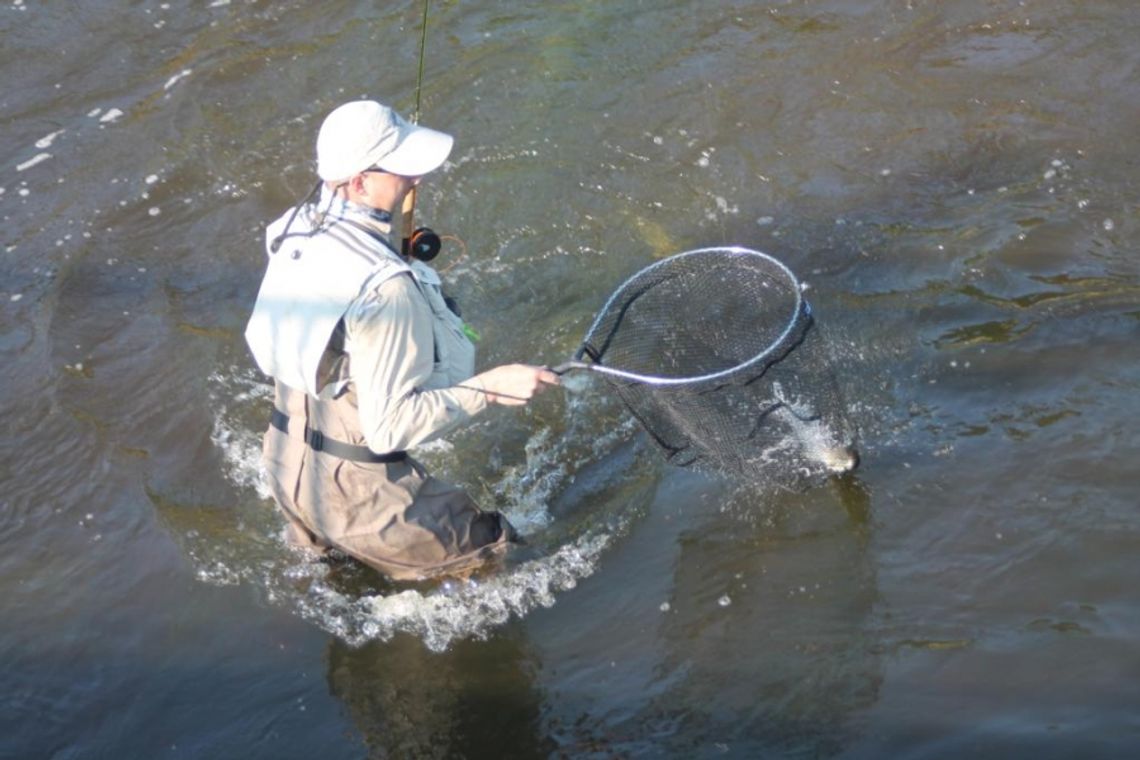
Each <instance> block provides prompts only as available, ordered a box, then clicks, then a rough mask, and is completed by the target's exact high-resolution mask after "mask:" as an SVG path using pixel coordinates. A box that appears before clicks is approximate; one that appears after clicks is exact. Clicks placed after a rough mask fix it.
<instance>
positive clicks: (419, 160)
mask: <svg viewBox="0 0 1140 760" xmlns="http://www.w3.org/2000/svg"><path fill="white" fill-rule="evenodd" d="M452 142H453V138H452V137H451V135H446V134H444V133H443V132H437V131H435V130H434V129H428V128H426V127H421V126H418V125H415V124H411V123H410V122H407V121H405V120H404V119H402V118H401V117H400V115H399V114H398V113H396V112H395V111H393V110H392V109H391V108H388V107H387V106H384V105H381V104H380V103H377V102H376V101H374V100H356V101H353V102H351V103H345V104H344V105H342V106H339V107H338V108H336V109H335V110H334V111H333V112H332V113H330V114H329V115H328V116H327V117H325V121H324V123H323V124H321V131H320V133H319V134H318V135H317V174H319V175H320V177H321V179H323V180H325V181H326V182H334V183H341V182H345V181H347V180H349V179H350V178H351V177H353V176H354V175H357V174H360V173H362V172H364V171H366V170H368V169H380V170H382V171H384V172H387V173H389V174H395V175H398V176H401V177H408V178H415V177H422V176H423V175H425V174H427V173H428V172H431V171H434V170H435V169H438V168H439V167H440V166H441V165H442V164H443V162H444V161H446V160H447V156H448V154H449V153H451V145H452Z"/></svg>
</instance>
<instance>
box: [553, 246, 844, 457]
mask: <svg viewBox="0 0 1140 760" xmlns="http://www.w3.org/2000/svg"><path fill="white" fill-rule="evenodd" d="M571 364H572V365H573V366H575V367H580V368H587V369H590V370H592V371H594V372H598V373H601V374H603V375H604V376H605V377H606V378H607V380H608V381H609V382H610V383H611V384H612V386H613V387H614V388H615V389H616V391H617V393H618V395H619V396H620V398H621V400H622V401H623V402H624V403H625V405H626V406H627V407H628V408H629V410H630V411H631V412H632V413H633V415H634V416H635V417H636V418H637V419H638V421H639V422H641V424H642V426H643V427H644V428H645V429H646V431H647V432H648V433H649V435H650V436H651V438H652V439H653V440H654V441H655V442H656V444H657V445H658V446H659V447H660V448H661V449H662V450H663V451H664V453H665V454H666V456H667V458H668V460H669V462H670V463H671V464H674V465H677V466H682V467H700V468H704V469H715V470H720V471H725V472H729V473H734V474H741V475H749V474H757V473H758V472H759V471H760V470H761V469H762V468H763V467H764V465H766V464H769V463H771V462H774V461H786V460H787V457H786V456H781V455H782V454H783V455H790V454H792V453H795V454H797V455H799V456H800V457H801V458H803V459H805V460H808V461H814V462H817V463H818V464H820V465H822V467H823V468H825V469H827V470H831V471H844V470H848V469H851V468H852V467H854V465H855V459H854V450H853V449H851V448H850V435H849V434H848V433H847V431H846V429H845V428H846V425H845V424H844V423H843V409H842V404H841V401H840V398H839V394H838V390H837V387H836V383H835V381H834V377H832V375H831V371H830V362H829V361H828V357H827V350H826V346H825V345H824V343H823V341H822V339H821V336H820V335H819V331H818V330H817V329H814V321H813V319H812V313H811V308H810V307H809V306H808V303H807V301H806V300H804V298H803V296H802V292H801V287H800V283H799V282H798V281H797V280H796V277H795V275H794V274H793V273H792V272H791V270H789V269H788V268H787V267H786V266H784V265H783V264H782V263H780V262H779V261H778V260H776V259H775V258H773V257H771V256H769V255H767V254H764V253H760V252H759V251H753V250H750V249H747V248H739V247H718V248H702V249H699V250H695V251H688V252H686V253H681V254H677V255H675V256H671V257H669V258H667V259H663V260H661V261H658V262H656V263H654V264H652V265H650V266H648V267H646V268H644V269H642V270H641V271H639V272H637V273H636V274H635V275H633V276H632V277H631V278H629V279H628V280H626V282H624V283H623V284H622V285H621V286H620V287H619V288H618V289H617V291H615V292H614V294H613V295H612V296H611V297H610V299H609V301H608V302H607V303H606V304H605V306H604V307H603V308H602V310H601V312H600V313H599V314H598V316H597V318H596V319H595V320H594V323H593V325H592V326H591V327H590V329H589V331H588V332H587V334H586V337H585V339H584V340H583V342H582V345H581V348H580V349H579V350H578V352H577V354H576V355H575V361H574V362H572V363H571Z"/></svg>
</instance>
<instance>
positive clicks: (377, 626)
mask: <svg viewBox="0 0 1140 760" xmlns="http://www.w3.org/2000/svg"><path fill="white" fill-rule="evenodd" d="M210 382H211V385H212V391H211V396H212V398H213V400H214V402H215V403H214V404H213V405H212V406H213V408H214V409H215V410H217V411H216V412H215V419H214V430H213V433H212V436H211V439H212V441H213V443H214V445H215V446H217V447H218V449H219V450H220V451H221V452H222V454H223V456H224V459H225V462H226V475H227V477H228V478H229V480H230V481H231V482H232V483H233V484H234V485H235V486H237V487H238V488H239V489H242V490H246V491H251V492H254V493H256V495H257V496H258V497H259V500H258V501H256V502H255V503H248V504H240V505H237V506H235V508H234V510H233V514H232V515H231V520H232V523H233V524H231V525H229V526H224V527H221V528H219V527H218V525H217V524H211V525H209V526H208V527H207V525H206V524H207V521H208V520H210V519H213V520H216V519H217V515H213V516H212V517H207V516H206V515H205V514H194V513H195V510H193V509H182V510H179V513H180V514H179V517H178V518H177V520H180V521H189V522H190V524H189V525H186V524H184V522H180V523H179V524H175V525H172V532H173V533H175V534H176V535H175V537H176V538H177V539H178V540H180V541H181V543H182V544H183V547H184V551H185V553H186V555H187V556H188V557H190V559H191V560H192V561H193V563H194V564H195V566H196V569H197V577H198V579H199V580H201V581H202V582H204V583H210V584H216V585H234V584H239V583H248V584H250V585H251V586H254V587H255V588H259V589H261V590H262V591H263V593H264V594H265V596H266V598H267V599H268V600H269V601H271V602H273V603H275V604H280V605H283V606H285V607H288V608H291V609H293V610H295V611H296V613H297V614H299V615H300V616H301V617H304V618H305V619H307V620H310V621H312V622H313V623H314V624H316V625H317V626H319V627H320V628H322V629H323V630H325V631H327V632H329V633H331V634H333V635H335V636H337V637H338V638H340V639H342V640H344V641H345V642H347V643H349V644H352V645H354V646H355V645H360V644H363V643H365V642H368V641H373V640H381V641H387V640H389V639H390V638H392V636H394V635H396V634H398V633H406V634H411V635H413V636H416V637H418V638H420V639H421V640H422V641H423V642H424V645H425V646H427V647H428V648H429V649H431V650H433V651H443V650H445V649H447V648H448V647H449V646H450V645H451V643H452V642H453V641H456V640H458V639H466V638H485V637H486V636H488V635H489V634H490V633H491V632H493V631H494V630H495V629H496V628H498V627H500V626H501V625H503V624H504V623H506V622H507V621H508V620H509V619H510V618H512V617H515V618H523V617H525V616H526V615H527V614H528V613H530V612H531V611H533V610H535V609H537V608H540V607H550V606H552V605H553V604H554V603H555V602H556V599H557V596H558V594H560V593H563V592H565V591H567V590H569V589H572V588H574V587H575V586H576V585H577V583H578V581H579V580H581V579H582V578H585V577H588V576H589V575H591V574H592V573H593V572H594V570H595V568H596V566H597V562H598V559H599V557H600V556H601V554H602V553H603V552H604V551H605V550H606V548H607V547H608V546H609V545H610V544H611V543H612V541H613V539H614V538H615V537H616V536H618V535H621V534H622V533H624V532H625V530H626V528H627V526H628V524H629V520H628V519H627V518H623V517H612V518H610V519H603V520H587V521H586V522H587V523H589V525H588V527H585V528H584V529H580V532H579V534H578V535H576V536H569V537H560V536H548V538H549V539H550V544H552V545H553V548H544V547H543V546H541V545H539V544H537V543H536V544H531V545H528V546H527V547H524V548H523V549H522V550H521V551H519V552H512V553H509V554H508V555H507V559H506V563H505V566H504V567H502V568H499V569H497V570H494V571H490V572H487V573H484V574H483V575H482V576H481V577H474V578H472V579H469V580H464V581H461V580H454V579H449V580H444V581H442V582H440V583H437V584H425V585H424V586H423V587H415V588H407V587H400V586H390V587H389V586H387V585H386V582H385V581H383V579H381V578H380V577H379V576H377V575H375V574H374V573H373V572H372V571H371V570H368V569H366V568H364V567H363V566H359V565H355V564H350V565H347V566H331V565H329V564H327V563H325V562H320V561H316V559H315V558H314V556H313V555H311V554H307V553H304V552H302V551H300V550H297V549H295V548H292V547H290V546H288V545H287V544H286V542H285V540H284V539H283V538H282V537H281V535H280V534H281V528H282V525H283V523H282V522H281V519H280V518H279V517H278V515H277V514H276V509H275V507H273V505H272V504H271V503H270V502H269V500H270V499H271V496H270V494H269V490H268V488H267V487H266V484H265V473H264V471H263V468H262V465H261V434H262V432H261V425H262V424H263V418H264V411H265V408H266V404H267V403H268V402H269V400H270V399H271V397H272V389H271V388H270V387H269V386H267V385H266V384H265V383H264V382H263V381H262V380H261V379H260V378H259V376H257V375H256V373H254V372H253V371H252V370H243V369H237V368H232V369H230V370H229V371H226V372H218V373H215V374H214V375H213V376H211V378H210ZM588 395H589V394H588V393H587V392H586V389H585V388H578V389H577V391H576V392H575V394H574V395H573V397H568V399H569V400H568V403H567V404H566V408H565V410H564V420H563V421H564V422H565V423H566V430H562V431H554V430H552V429H551V428H549V427H539V428H538V429H537V431H536V432H534V434H533V435H532V436H531V437H530V439H529V440H528V442H527V444H526V447H525V448H526V461H525V463H524V464H521V465H518V466H513V467H507V468H504V469H503V470H502V471H501V472H500V473H498V480H497V481H495V482H494V483H492V484H491V487H492V489H493V490H494V491H496V492H497V493H498V494H499V495H500V496H501V497H503V498H505V499H507V500H509V503H510V504H511V508H510V509H509V510H507V513H508V517H509V518H510V519H511V521H512V523H513V524H515V525H516V527H518V528H520V529H521V530H523V532H524V534H528V533H529V534H531V535H534V534H535V533H538V532H540V530H541V529H542V528H544V527H546V526H548V525H549V524H550V523H551V517H550V514H549V511H548V505H549V504H550V503H551V501H552V500H553V499H554V498H555V496H556V495H557V494H558V493H559V492H560V491H561V490H562V489H564V488H565V487H566V485H567V484H568V483H569V482H571V481H572V480H573V477H574V475H573V472H574V471H575V470H576V469H577V467H578V466H579V465H580V463H581V461H583V460H588V459H590V458H591V457H596V456H598V455H599V454H602V453H604V452H600V451H599V449H604V448H605V447H606V446H607V445H608V446H612V445H615V444H618V443H620V442H621V440H622V436H623V435H625V434H628V432H629V428H628V426H618V427H617V428H616V429H614V430H609V431H607V433H606V434H605V435H603V436H598V435H597V434H596V430H594V429H593V428H591V427H589V426H588V424H587V423H585V422H583V421H582V415H581V414H579V412H580V410H581V409H580V407H581V405H583V404H590V403H594V401H593V400H592V399H590V398H588ZM255 421H256V422H255ZM583 442H586V443H588V448H589V453H587V454H582V455H581V457H582V459H578V458H576V457H575V456H574V453H573V452H575V450H576V449H575V447H576V445H577V443H583ZM449 449H450V447H446V446H440V447H437V448H436V450H433V451H432V452H431V453H430V454H429V457H434V456H436V455H449V454H450V453H451V452H450V450H449ZM618 477H628V475H619V476H618ZM199 512H200V511H199ZM171 522H173V520H172V521H171ZM197 523H201V525H199V524H197ZM522 552H529V553H530V554H529V558H525V559H522V558H520V559H514V556H517V555H519V554H522ZM378 586H380V587H383V589H384V590H383V591H377V589H376V587H378Z"/></svg>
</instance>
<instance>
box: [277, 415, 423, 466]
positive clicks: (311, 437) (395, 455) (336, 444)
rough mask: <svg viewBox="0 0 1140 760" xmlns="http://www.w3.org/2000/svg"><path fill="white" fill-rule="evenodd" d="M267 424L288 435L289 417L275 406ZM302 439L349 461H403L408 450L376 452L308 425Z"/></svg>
mask: <svg viewBox="0 0 1140 760" xmlns="http://www.w3.org/2000/svg"><path fill="white" fill-rule="evenodd" d="M269 424H270V425H272V426H273V427H275V428H277V429H278V430H280V431H281V432H282V433H284V434H285V435H289V417H288V415H286V414H285V413H283V412H281V411H280V410H279V409H277V408H276V407H275V408H274V409H273V413H272V414H271V415H270V416H269ZM304 439H305V443H307V444H309V448H311V449H312V450H313V451H323V452H325V453H326V454H330V455H332V456H334V457H338V458H340V459H347V460H348V461H350V462H366V463H370V464H388V463H391V462H403V461H404V460H405V459H407V458H408V452H406V451H391V452H388V453H387V454H377V453H376V452H375V451H373V450H372V449H370V448H368V447H367V446H354V445H353V444H351V443H344V442H342V441H337V440H335V439H333V438H326V437H325V435H324V434H323V433H322V432H321V431H319V430H313V429H312V428H311V427H309V426H308V425H305V433H304Z"/></svg>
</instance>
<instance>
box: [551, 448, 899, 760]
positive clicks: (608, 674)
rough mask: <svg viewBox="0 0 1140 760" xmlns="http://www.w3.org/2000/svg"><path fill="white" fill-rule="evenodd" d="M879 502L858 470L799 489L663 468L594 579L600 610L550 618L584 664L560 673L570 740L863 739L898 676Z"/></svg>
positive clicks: (744, 753)
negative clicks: (886, 606) (887, 654)
mask: <svg viewBox="0 0 1140 760" xmlns="http://www.w3.org/2000/svg"><path fill="white" fill-rule="evenodd" d="M872 503H873V491H872V488H871V487H870V486H869V485H868V484H867V483H865V482H864V481H862V480H861V479H860V477H859V476H858V475H857V474H854V473H848V474H845V475H843V476H837V477H834V478H831V479H829V480H828V481H825V482H816V483H815V486H814V487H811V488H807V489H806V490H795V491H792V490H787V489H784V488H782V487H764V486H758V485H755V484H752V485H748V486H741V485H739V484H734V483H731V482H727V481H724V480H721V479H718V478H708V477H706V476H703V475H700V474H699V473H691V472H684V471H680V470H673V471H670V472H667V473H665V474H664V475H663V477H662V479H661V481H660V482H659V484H658V487H657V491H656V495H655V497H654V500H653V503H652V504H651V505H650V506H649V508H648V509H649V514H648V516H647V518H646V520H645V521H644V522H642V523H641V524H640V525H639V527H638V530H637V531H636V533H631V535H630V536H629V537H627V539H625V541H624V542H623V544H622V546H620V547H616V548H615V549H614V550H612V551H611V553H610V555H611V556H610V557H609V559H608V562H607V568H606V573H607V577H608V579H609V580H608V581H607V579H606V578H600V579H597V583H595V584H594V585H593V586H592V587H591V589H592V590H591V600H590V602H589V603H588V608H589V611H588V612H587V611H586V610H585V609H584V610H583V613H584V614H588V615H590V616H591V619H590V620H585V621H580V622H576V623H574V624H572V625H571V626H569V629H570V630H567V631H561V630H560V631H545V630H544V628H545V626H544V625H543V624H541V623H540V624H539V630H540V631H541V632H544V634H545V635H546V636H547V637H548V638H549V639H550V640H549V641H547V642H546V643H545V645H546V646H549V647H557V648H559V649H562V648H567V649H569V650H570V651H571V652H572V653H573V657H574V659H575V661H576V662H578V663H579V666H578V668H577V669H578V670H582V671H584V672H585V673H586V675H581V674H580V673H574V674H568V675H567V676H565V680H560V679H558V678H554V679H553V682H551V681H550V680H549V679H548V684H549V685H548V686H547V687H546V688H547V689H548V690H549V691H550V701H551V704H552V705H557V706H556V707H554V708H552V710H551V715H550V717H549V719H548V721H547V725H548V730H549V731H550V732H551V734H552V735H553V736H555V737H557V739H558V741H559V745H560V747H561V749H562V751H563V752H565V753H567V754H568V755H569V756H578V755H586V756H591V757H593V756H597V757H614V756H641V755H646V756H671V757H718V756H725V757H767V756H807V757H826V756H831V755H834V754H837V753H839V752H841V751H842V750H843V749H844V748H846V747H849V746H851V745H852V744H853V743H854V742H855V741H857V740H858V738H859V736H860V735H861V734H862V732H863V730H864V721H863V716H864V715H865V714H866V713H867V712H869V711H870V710H871V709H872V708H873V707H874V706H875V704H876V703H877V702H878V700H879V698H880V692H881V689H882V684H883V681H884V680H885V674H884V670H885V663H884V662H883V658H882V657H881V656H880V653H881V652H882V651H883V647H882V646H881V645H880V644H879V641H878V639H879V637H880V633H879V631H878V630H877V622H876V616H875V605H876V602H877V600H878V593H879V592H878V584H877V579H876V576H877V569H876V567H877V565H876V558H875V555H874V553H873V551H872V550H871V548H870V545H871V540H872V527H873V526H872V520H871V512H872ZM647 552H649V553H647ZM630 587H633V588H632V589H631V588H630ZM607 613H611V614H612V617H607ZM595 616H596V617H595ZM632 621H637V622H636V624H634V623H633V622H632ZM578 709H581V710H582V712H581V713H579V712H578V711H577V710H578Z"/></svg>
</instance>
